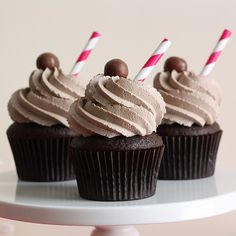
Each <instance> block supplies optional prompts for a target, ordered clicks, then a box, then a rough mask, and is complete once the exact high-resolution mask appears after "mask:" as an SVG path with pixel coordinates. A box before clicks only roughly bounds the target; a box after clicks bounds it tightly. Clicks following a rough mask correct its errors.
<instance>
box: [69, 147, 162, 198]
mask: <svg viewBox="0 0 236 236" xmlns="http://www.w3.org/2000/svg"><path fill="white" fill-rule="evenodd" d="M163 150H164V146H163V145H162V146H160V147H158V148H150V149H141V150H129V151H87V150H79V149H76V148H73V147H72V146H70V157H71V158H72V161H73V164H74V169H75V174H76V177H77V184H78V190H79V193H80V196H81V197H83V198H86V199H90V200H97V201H127V200H135V199H142V198H147V197H150V196H152V195H153V194H154V193H155V191H156V182H157V176H158V171H159V167H160V163H161V159H162V155H163Z"/></svg>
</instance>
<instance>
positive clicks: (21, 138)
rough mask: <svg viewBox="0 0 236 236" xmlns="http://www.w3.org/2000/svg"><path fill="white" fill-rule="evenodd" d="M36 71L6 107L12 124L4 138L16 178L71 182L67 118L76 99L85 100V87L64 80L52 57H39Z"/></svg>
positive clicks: (73, 134) (71, 170)
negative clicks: (7, 143) (9, 151)
mask: <svg viewBox="0 0 236 236" xmlns="http://www.w3.org/2000/svg"><path fill="white" fill-rule="evenodd" d="M37 67H38V69H36V70H34V71H33V72H32V74H31V75H30V79H29V87H27V88H24V89H19V90H17V91H16V92H14V93H13V95H12V96H11V98H10V100H9V103H8V110H9V114H10V117H11V119H12V120H13V121H14V123H13V124H12V125H11V126H10V127H9V128H8V130H7V136H8V139H9V142H10V146H11V149H12V153H13V157H14V161H15V166H16V170H17V174H18V177H19V179H20V180H24V181H62V180H69V179H74V178H75V176H74V171H73V167H72V163H71V161H70V159H69V158H68V144H69V142H70V141H71V139H72V138H73V137H74V136H75V135H76V134H75V133H74V132H73V131H71V130H70V129H69V128H68V126H69V125H68V122H67V118H66V117H67V113H68V111H69V108H70V105H71V104H72V103H73V102H74V101H75V99H77V98H80V97H82V96H84V92H85V84H84V82H83V80H80V79H78V78H76V77H74V78H71V77H69V76H66V75H65V74H64V73H63V72H62V70H61V69H59V61H58V59H57V57H56V56H55V55H53V54H51V53H44V54H42V55H41V56H39V58H38V59H37Z"/></svg>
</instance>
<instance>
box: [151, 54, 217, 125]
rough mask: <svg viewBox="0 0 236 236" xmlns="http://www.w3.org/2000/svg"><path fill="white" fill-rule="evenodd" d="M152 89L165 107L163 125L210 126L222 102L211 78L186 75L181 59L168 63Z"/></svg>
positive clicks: (185, 66)
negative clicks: (159, 94) (162, 100)
mask: <svg viewBox="0 0 236 236" xmlns="http://www.w3.org/2000/svg"><path fill="white" fill-rule="evenodd" d="M154 88H156V89H157V90H158V91H159V92H160V93H161V95H162V96H163V98H164V101H165V103H166V110H167V112H166V114H165V116H164V119H163V122H162V123H164V124H173V123H177V124H180V125H184V126H189V127H191V126H192V125H194V124H196V125H199V126H204V125H211V124H213V123H214V122H215V121H216V119H217V117H218V114H219V108H220V104H221V100H222V91H221V88H220V86H219V84H218V83H217V81H215V80H214V79H212V78H211V77H202V76H199V75H196V74H195V73H194V72H192V71H188V70H187V63H186V62H185V61H184V60H183V59H181V58H178V57H171V58H169V59H167V61H166V63H165V65H164V72H159V73H158V74H157V75H156V76H155V78H154Z"/></svg>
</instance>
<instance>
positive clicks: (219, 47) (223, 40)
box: [200, 29, 232, 76]
mask: <svg viewBox="0 0 236 236" xmlns="http://www.w3.org/2000/svg"><path fill="white" fill-rule="evenodd" d="M231 34H232V32H231V31H229V30H227V29H226V30H224V31H223V33H222V35H221V36H220V39H219V40H218V42H217V44H216V46H215V48H214V49H213V52H212V54H211V55H210V56H209V58H208V60H207V62H206V64H205V66H204V67H203V69H202V71H201V73H200V75H201V76H208V75H209V74H210V73H211V72H212V70H213V68H214V66H215V64H216V61H217V60H218V58H219V56H220V54H221V52H222V51H223V49H224V48H225V46H226V45H227V43H228V41H229V39H230V37H231Z"/></svg>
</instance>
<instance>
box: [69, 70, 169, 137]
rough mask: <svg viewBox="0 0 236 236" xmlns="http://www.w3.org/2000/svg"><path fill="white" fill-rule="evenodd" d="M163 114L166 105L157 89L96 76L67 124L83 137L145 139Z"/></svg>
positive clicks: (74, 104) (124, 80)
mask: <svg viewBox="0 0 236 236" xmlns="http://www.w3.org/2000/svg"><path fill="white" fill-rule="evenodd" d="M164 113H165V103H164V101H163V98H162V97H161V95H160V93H158V92H157V90H156V89H154V88H152V87H148V86H146V85H142V84H140V83H138V82H136V81H132V80H130V79H126V78H122V77H118V76H115V77H110V76H104V75H102V74H99V75H97V76H95V77H94V78H93V79H92V80H91V81H90V83H89V84H88V86H87V88H86V91H85V97H84V98H82V99H79V100H78V101H76V102H74V103H73V104H72V106H71V108H70V111H69V124H70V127H71V129H72V130H74V131H75V132H77V134H79V135H83V136H85V137H86V136H91V135H94V134H99V135H102V136H106V137H109V138H112V137H115V136H119V135H123V136H126V137H131V136H135V135H140V136H144V135H148V134H151V133H152V132H153V131H155V130H156V127H157V126H158V125H159V124H160V123H161V120H162V118H163V116H164Z"/></svg>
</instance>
